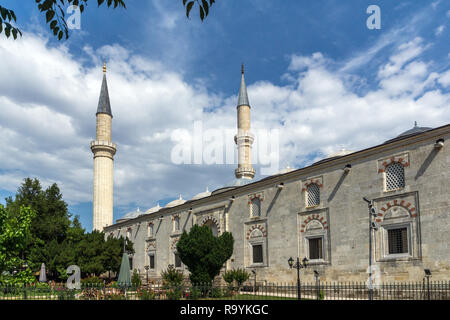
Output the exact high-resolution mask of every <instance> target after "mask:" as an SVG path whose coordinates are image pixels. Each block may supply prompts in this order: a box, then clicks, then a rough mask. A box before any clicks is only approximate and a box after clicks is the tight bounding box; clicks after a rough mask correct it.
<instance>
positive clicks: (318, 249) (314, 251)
mask: <svg viewBox="0 0 450 320" xmlns="http://www.w3.org/2000/svg"><path fill="white" fill-rule="evenodd" d="M309 259H311V260H313V259H323V255H322V238H315V239H309Z"/></svg>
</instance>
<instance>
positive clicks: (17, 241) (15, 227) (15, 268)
mask: <svg viewBox="0 0 450 320" xmlns="http://www.w3.org/2000/svg"><path fill="white" fill-rule="evenodd" d="M34 216H35V213H34V212H33V211H32V210H31V209H30V208H29V207H20V208H19V211H18V212H11V211H8V210H7V209H5V208H4V207H3V205H0V281H1V282H7V283H9V282H10V281H9V280H10V279H11V277H10V276H13V275H14V278H15V280H17V281H15V282H12V283H17V282H18V283H30V282H31V281H32V279H33V278H32V274H31V270H30V269H29V268H26V269H23V267H22V266H23V265H24V263H25V262H26V261H25V260H24V259H23V250H24V249H25V247H26V244H27V239H28V237H29V234H30V227H31V222H32V220H33V218H34Z"/></svg>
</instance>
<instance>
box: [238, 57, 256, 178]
mask: <svg viewBox="0 0 450 320" xmlns="http://www.w3.org/2000/svg"><path fill="white" fill-rule="evenodd" d="M241 73H242V79H241V88H240V90H239V99H238V105H237V127H238V133H237V135H235V136H234V141H235V142H236V144H237V147H238V167H237V169H236V170H235V171H234V173H235V175H236V178H238V179H241V178H243V179H253V177H254V176H255V169H253V167H252V144H253V140H254V138H253V134H252V133H251V132H250V104H249V102H248V96H247V87H246V86H245V79H244V65H242V67H241Z"/></svg>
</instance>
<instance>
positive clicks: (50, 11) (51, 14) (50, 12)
mask: <svg viewBox="0 0 450 320" xmlns="http://www.w3.org/2000/svg"><path fill="white" fill-rule="evenodd" d="M45 16H46V18H47V23H49V22H50V21H51V20H52V19H53V17H54V16H55V11H53V10H49V11H47V13H46V15H45Z"/></svg>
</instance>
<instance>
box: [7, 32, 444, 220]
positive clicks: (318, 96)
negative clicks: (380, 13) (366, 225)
mask: <svg viewBox="0 0 450 320" xmlns="http://www.w3.org/2000/svg"><path fill="white" fill-rule="evenodd" d="M427 47H428V45H427V44H426V43H424V41H423V40H422V39H420V38H416V39H413V40H412V41H406V42H404V43H399V44H398V45H397V48H396V50H395V52H394V53H393V54H392V56H391V57H389V59H388V60H387V61H385V62H384V63H383V64H382V65H380V66H379V67H378V80H377V83H376V85H374V86H373V87H372V88H370V90H368V92H366V93H365V94H363V95H361V94H357V93H355V90H354V88H353V86H352V84H351V83H348V82H347V81H346V77H347V76H348V73H344V72H341V71H336V70H334V68H335V66H336V65H339V61H332V60H331V59H328V58H325V57H324V55H323V54H322V53H320V52H318V53H315V54H313V55H311V56H296V55H293V56H292V57H291V61H290V66H289V70H287V72H288V74H289V75H290V79H293V81H292V83H290V84H289V85H287V86H277V85H275V84H273V83H270V82H268V81H260V82H256V83H248V84H247V85H248V93H249V99H250V103H251V105H252V128H253V130H255V131H256V130H258V129H261V128H268V129H272V128H277V129H279V130H280V158H281V159H283V161H282V163H281V165H282V166H285V165H287V164H290V165H291V166H293V165H294V164H296V165H297V166H299V165H304V164H306V163H309V162H310V161H311V159H312V158H313V157H315V155H317V154H319V156H318V158H320V157H322V156H321V155H325V154H329V153H332V152H335V151H337V150H339V149H340V148H341V145H345V147H346V148H347V149H352V150H358V149H362V148H365V147H370V146H373V145H376V144H379V143H382V142H383V141H385V140H387V139H389V138H392V137H393V136H395V135H397V134H399V133H401V132H402V131H405V130H407V129H409V128H410V127H412V124H413V123H414V121H415V120H418V121H420V123H419V124H420V125H423V126H439V125H443V124H445V123H448V122H449V120H450V119H449V116H448V114H450V94H449V93H448V92H445V91H441V90H440V89H439V88H438V87H437V86H436V83H439V84H440V85H442V86H444V87H448V86H449V84H450V73H449V72H450V71H448V70H447V71H444V72H442V73H440V74H438V73H436V72H434V71H433V70H432V67H431V65H432V64H431V63H430V62H428V61H423V60H422V59H421V54H422V53H423V52H424V50H425V49H426V48H427ZM30 52H33V54H32V55H31V54H29V53H30ZM85 52H86V56H85V59H88V60H89V62H90V64H89V65H92V63H93V64H95V67H93V68H86V67H84V66H83V65H82V64H81V63H80V62H79V61H77V59H76V58H75V57H73V56H72V55H71V53H70V52H69V51H68V49H67V48H66V47H64V46H57V47H49V45H48V44H47V41H46V39H45V38H41V37H38V36H35V35H32V34H24V36H23V37H22V38H21V39H18V40H16V41H2V42H0V58H1V60H2V61H3V63H2V64H0V74H2V77H0V108H1V110H2V117H0V143H1V145H2V148H0V163H1V165H0V189H6V190H9V191H15V190H16V188H17V187H18V184H19V183H20V181H21V180H22V179H23V178H24V177H27V176H32V177H35V176H36V177H39V178H40V179H41V180H42V181H44V182H45V183H48V184H50V183H52V182H57V183H58V184H59V185H60V187H61V189H62V191H63V194H64V198H65V199H66V200H68V201H69V202H70V203H77V202H88V201H91V199H92V167H93V160H92V154H91V151H90V149H89V142H90V141H91V140H93V139H94V135H95V112H96V108H97V102H98V94H99V91H100V85H101V78H102V73H101V64H102V60H103V59H106V60H107V61H108V75H107V77H108V86H109V93H110V99H111V105H112V112H113V115H114V118H113V141H114V142H116V143H117V145H118V147H117V149H118V150H117V154H116V157H115V163H114V165H115V181H114V183H115V204H116V206H119V207H127V206H130V205H132V204H136V205H138V206H140V207H141V208H148V207H150V206H152V205H154V204H155V203H156V201H157V200H159V199H163V198H175V197H177V196H178V195H179V194H182V195H183V197H184V198H190V197H191V196H193V195H194V194H196V193H198V192H201V191H203V190H204V189H205V187H206V186H208V187H209V188H210V190H211V189H214V188H217V187H220V186H221V185H222V184H223V183H225V182H227V181H231V180H233V178H234V177H233V175H234V166H198V165H180V166H179V165H174V164H173V163H171V161H170V153H171V149H172V147H173V146H174V144H173V142H172V141H171V139H170V137H171V134H172V132H173V131H174V130H176V129H185V130H187V131H189V132H192V130H193V123H194V121H198V120H203V124H204V126H205V129H207V128H233V129H234V128H235V126H236V109H235V107H236V106H235V105H236V101H237V96H236V95H233V96H229V97H224V98H220V97H218V96H216V95H214V94H211V93H210V92H207V91H206V90H205V88H203V87H202V86H201V85H193V84H192V83H196V82H195V81H190V82H187V81H186V80H185V79H184V78H183V76H182V75H181V74H180V73H176V72H171V71H168V70H169V68H167V66H165V65H164V64H163V63H161V62H160V61H152V60H150V59H147V58H146V57H143V56H136V55H135V54H133V52H131V51H129V50H128V49H125V48H123V47H121V46H119V45H110V46H105V47H101V48H88V47H87V48H85ZM347 71H348V70H347ZM181 72H182V71H181ZM239 80H240V79H239V78H238V77H237V79H236V84H238V83H239ZM211 107H214V108H211ZM204 109H208V110H212V111H209V112H204ZM116 218H117V217H116Z"/></svg>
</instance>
